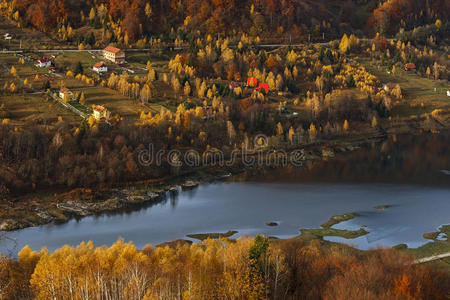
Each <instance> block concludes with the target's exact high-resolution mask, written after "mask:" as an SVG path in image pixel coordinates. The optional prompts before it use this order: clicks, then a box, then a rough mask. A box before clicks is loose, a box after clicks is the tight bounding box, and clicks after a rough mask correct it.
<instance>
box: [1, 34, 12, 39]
mask: <svg viewBox="0 0 450 300" xmlns="http://www.w3.org/2000/svg"><path fill="white" fill-rule="evenodd" d="M3 38H4V39H5V40H11V39H12V35H10V34H9V33H5V34H4V35H3Z"/></svg>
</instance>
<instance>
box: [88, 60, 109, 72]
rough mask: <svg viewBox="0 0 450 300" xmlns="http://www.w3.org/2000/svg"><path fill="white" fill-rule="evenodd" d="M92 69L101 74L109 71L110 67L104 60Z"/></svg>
mask: <svg viewBox="0 0 450 300" xmlns="http://www.w3.org/2000/svg"><path fill="white" fill-rule="evenodd" d="M92 70H94V72H97V73H99V74H101V73H106V72H108V67H107V66H106V65H105V64H104V63H103V62H99V63H96V64H95V65H94V66H93V67H92Z"/></svg>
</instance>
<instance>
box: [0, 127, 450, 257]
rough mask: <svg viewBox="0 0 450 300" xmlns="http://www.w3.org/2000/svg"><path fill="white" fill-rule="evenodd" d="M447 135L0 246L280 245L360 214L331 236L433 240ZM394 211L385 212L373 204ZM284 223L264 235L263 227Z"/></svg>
mask: <svg viewBox="0 0 450 300" xmlns="http://www.w3.org/2000/svg"><path fill="white" fill-rule="evenodd" d="M448 142H449V136H448V134H441V135H434V136H431V137H430V136H428V135H427V136H414V137H399V138H395V139H393V140H388V141H386V142H384V143H381V144H377V145H372V146H370V147H368V148H367V149H364V150H362V151H358V152H353V153H348V154H344V155H339V156H338V157H337V159H335V160H333V161H329V162H320V163H316V164H314V165H311V166H309V167H307V168H303V169H295V168H285V169H277V170H258V171H256V172H254V173H253V174H249V173H246V174H244V175H241V176H237V177H234V178H233V179H232V180H231V181H230V182H219V183H214V184H204V185H201V186H200V187H199V188H197V189H195V190H191V191H187V192H180V193H179V194H178V196H173V197H170V196H168V197H167V199H166V200H165V201H163V202H161V203H160V204H157V205H154V206H151V207H147V208H142V209H141V210H137V211H133V212H127V213H125V212H124V213H119V214H114V215H103V216H99V217H86V218H83V219H81V220H78V221H77V220H71V221H69V222H68V223H65V224H62V225H45V226H40V227H35V228H27V229H23V230H19V231H15V232H11V233H9V237H10V238H12V239H15V243H12V242H9V243H7V244H6V245H5V244H4V245H3V246H2V247H0V250H2V251H5V247H6V248H9V249H12V248H14V247H16V249H21V248H22V247H23V246H24V245H29V246H30V247H31V248H32V249H34V250H39V249H40V248H41V247H44V246H46V247H48V248H49V250H54V249H56V248H59V247H61V246H62V245H64V244H69V245H76V244H79V243H80V242H82V241H88V240H92V241H93V242H94V244H95V245H111V244H112V243H114V242H115V241H116V240H117V239H118V238H119V237H122V238H124V239H125V241H133V243H134V244H135V245H136V246H137V247H143V246H144V245H146V244H148V243H151V244H154V245H155V244H159V243H163V242H166V241H170V240H173V239H177V238H186V235H187V234H190V233H205V232H225V231H228V230H236V231H238V234H236V235H235V236H233V237H237V236H240V235H243V234H249V235H255V234H264V235H267V236H276V237H280V238H285V237H292V236H296V235H298V234H299V229H300V228H317V227H319V226H320V224H322V223H323V222H325V221H327V220H328V219H329V218H330V217H331V216H333V215H337V214H342V213H348V212H355V213H357V214H358V216H357V217H356V218H355V219H353V220H350V221H347V222H344V223H341V224H338V225H336V226H335V227H336V228H342V229H358V228H360V227H361V226H367V228H366V230H367V231H369V232H370V234H368V235H366V236H363V237H360V238H357V239H353V240H345V239H341V238H333V237H329V238H327V239H329V240H333V241H343V242H346V243H349V244H353V245H355V246H357V247H358V248H361V249H368V248H374V247H377V246H393V245H397V244H400V243H406V244H407V245H408V246H410V247H417V246H420V245H422V244H424V243H426V242H427V240H425V239H423V237H422V234H423V233H425V232H430V231H436V230H437V228H438V227H440V226H441V225H443V224H449V223H450V184H449V183H450V176H449V175H448V174H449V173H448V170H450V166H449V164H450V162H449V151H448V145H449V143H448ZM378 205H390V207H389V208H388V209H386V210H377V209H375V208H374V206H378ZM269 221H276V222H279V226H277V227H268V226H266V225H265V223H266V222H269Z"/></svg>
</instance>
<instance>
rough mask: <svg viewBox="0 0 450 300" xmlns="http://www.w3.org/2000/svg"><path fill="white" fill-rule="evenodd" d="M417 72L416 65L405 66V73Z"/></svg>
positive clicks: (408, 64)
mask: <svg viewBox="0 0 450 300" xmlns="http://www.w3.org/2000/svg"><path fill="white" fill-rule="evenodd" d="M415 70H416V64H415V63H407V64H406V65H405V71H409V72H414V71H415Z"/></svg>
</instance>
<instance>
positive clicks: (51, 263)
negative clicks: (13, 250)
mask: <svg viewBox="0 0 450 300" xmlns="http://www.w3.org/2000/svg"><path fill="white" fill-rule="evenodd" d="M449 282H450V281H449V275H448V274H446V273H444V272H443V271H437V270H433V269H430V268H428V267H423V266H419V265H413V264H411V260H410V259H409V258H408V257H405V256H403V255H400V254H399V253H397V252H395V251H394V250H378V251H375V252H372V253H359V252H356V250H352V249H350V248H348V247H347V246H338V245H335V246H332V247H331V248H328V247H324V246H323V245H322V244H321V243H320V242H319V241H317V240H316V241H313V242H310V243H306V242H303V241H301V240H299V239H290V240H285V241H279V242H276V243H270V244H269V242H268V240H267V239H266V238H265V237H263V236H256V237H255V238H241V239H238V240H237V241H228V240H219V241H216V240H206V241H205V242H202V243H198V244H193V245H188V244H185V245H181V244H178V245H177V246H175V247H173V248H169V246H165V247H158V248H154V247H152V246H150V245H148V246H146V247H145V248H143V249H142V250H141V251H140V250H137V249H136V248H135V246H134V245H133V244H131V243H124V242H123V241H121V240H119V241H118V242H116V243H115V244H114V245H112V246H111V247H100V248H96V247H94V245H93V244H92V243H91V242H89V243H82V244H80V245H79V246H77V247H75V248H73V247H69V246H64V247H63V248H60V249H58V250H56V251H55V252H54V253H49V252H48V251H47V250H46V249H43V250H42V251H41V252H34V251H32V250H30V248H29V247H25V248H23V249H22V251H20V252H19V255H18V259H17V260H13V259H7V258H5V257H0V296H2V299H29V298H35V299H92V298H95V299H338V300H344V299H436V300H439V299H445V298H446V293H447V292H448V289H449V288H450V286H449Z"/></svg>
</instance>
